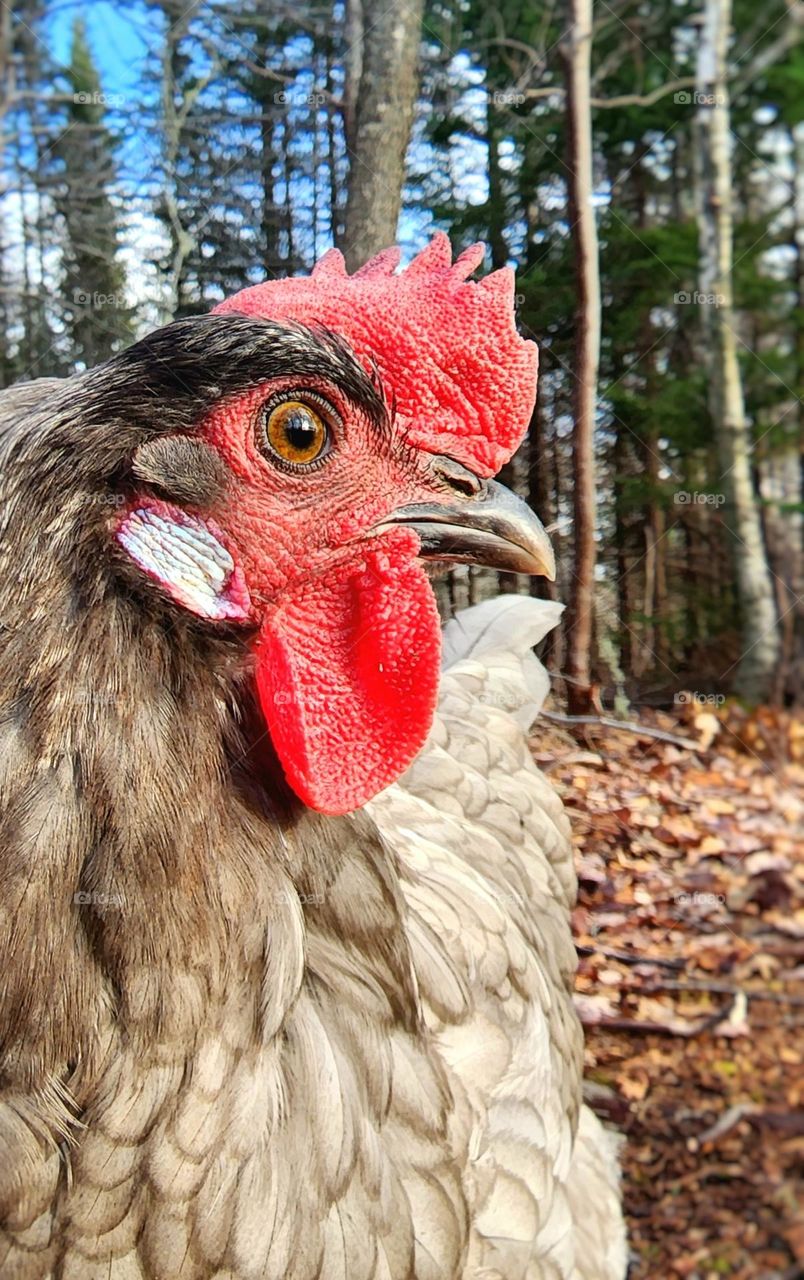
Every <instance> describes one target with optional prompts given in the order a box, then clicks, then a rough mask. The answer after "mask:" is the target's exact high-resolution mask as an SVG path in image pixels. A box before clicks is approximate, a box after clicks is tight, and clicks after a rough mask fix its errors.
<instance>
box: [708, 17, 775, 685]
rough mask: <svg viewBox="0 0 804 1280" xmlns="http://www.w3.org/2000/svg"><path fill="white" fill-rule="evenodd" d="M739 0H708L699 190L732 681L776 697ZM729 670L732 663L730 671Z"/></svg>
mask: <svg viewBox="0 0 804 1280" xmlns="http://www.w3.org/2000/svg"><path fill="white" fill-rule="evenodd" d="M730 25H731V0H706V4H705V10H704V22H703V27H702V29H701V36H700V42H699V45H698V65H697V73H696V86H697V95H696V101H697V104H698V106H697V121H696V123H697V143H698V145H697V146H696V148H695V158H696V170H697V172H696V178H697V182H696V188H697V191H696V194H697V213H698V228H699V244H700V257H701V263H700V281H701V295H702V296H701V298H700V300H699V301H700V302H701V312H702V315H703V316H704V325H705V329H706V333H707V338H708V342H707V349H708V351H709V359H710V395H711V406H712V417H713V420H714V424H715V433H716V439H717V445H718V452H719V456H720V465H721V467H722V468H723V475H722V477H721V480H720V483H721V484H722V486H723V493H724V497H725V498H726V502H727V506H726V525H727V527H728V529H729V531H730V532H731V534H732V554H733V557H734V568H735V581H736V585H737V592H738V597H739V605H740V617H741V648H742V654H741V656H740V659H739V661H738V663H737V664H735V665H736V668H737V669H736V674H735V676H734V687H735V689H736V691H737V692H738V693H739V694H740V695H741V696H743V697H745V698H747V699H748V700H750V701H752V702H760V701H762V700H765V699H767V698H769V697H770V696H771V694H772V691H773V687H774V680H775V676H776V670H777V666H778V662H779V633H778V623H777V613H776V605H775V600H774V591H773V580H772V576H771V571H770V566H769V564H768V557H767V552H766V548H765V544H764V541H763V536H762V525H761V521H760V517H759V510H758V506H757V502H756V497H755V493H754V485H753V478H752V474H751V457H750V454H751V432H750V426H749V423H748V422H747V420H746V414H745V403H744V399H743V388H742V382H741V378H740V368H739V364H738V361H737V336H736V332H735V323H736V321H735V313H734V305H733V297H732V171H731V152H730V141H731V130H730V123H729V96H728V83H727V68H726V55H727V49H728V42H729V29H730ZM727 675H728V672H724V677H725V676H727Z"/></svg>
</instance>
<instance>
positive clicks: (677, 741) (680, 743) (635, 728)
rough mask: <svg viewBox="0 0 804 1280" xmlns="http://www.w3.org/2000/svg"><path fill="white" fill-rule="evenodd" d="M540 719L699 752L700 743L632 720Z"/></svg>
mask: <svg viewBox="0 0 804 1280" xmlns="http://www.w3.org/2000/svg"><path fill="white" fill-rule="evenodd" d="M539 715H540V718H541V719H543V720H552V721H553V722H554V723H555V724H596V725H600V727H601V728H603V729H622V730H623V731H624V732H625V733H638V734H640V735H641V736H642V737H645V738H658V740H659V742H671V743H672V744H673V746H674V747H686V748H687V750H689V751H700V749H701V748H700V743H698V742H695V741H693V739H692V738H679V737H678V735H677V734H675V733H665V731H664V729H652V728H650V726H649V725H646V724H636V723H635V722H634V721H632V720H609V718H608V717H607V716H566V715H564V714H563V712H561V711H540V712H539Z"/></svg>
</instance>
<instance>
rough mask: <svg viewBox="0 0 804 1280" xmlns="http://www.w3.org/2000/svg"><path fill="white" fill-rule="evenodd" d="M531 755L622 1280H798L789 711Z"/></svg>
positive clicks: (697, 711)
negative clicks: (553, 850)
mask: <svg viewBox="0 0 804 1280" xmlns="http://www.w3.org/2000/svg"><path fill="white" fill-rule="evenodd" d="M639 719H640V722H641V723H644V724H645V725H646V726H651V727H653V728H657V729H659V730H661V731H664V732H667V733H670V734H674V735H681V736H682V737H684V738H687V739H689V740H692V741H694V742H695V743H696V749H695V750H692V749H690V748H682V747H678V746H676V745H673V744H671V743H668V742H666V741H658V740H655V739H651V738H648V737H645V736H643V735H637V734H633V733H626V732H623V731H621V730H609V729H603V728H597V727H594V728H590V729H589V731H588V733H585V741H584V742H583V743H579V742H577V741H575V740H574V739H572V738H571V737H570V736H569V734H568V733H567V732H566V731H565V730H564V729H563V728H562V727H560V726H557V725H555V724H546V723H545V721H543V720H542V721H540V722H539V726H538V733H537V736H536V739H535V741H534V752H535V756H536V759H537V761H538V762H539V764H540V765H541V767H542V768H543V769H544V770H545V771H546V772H547V773H548V774H549V776H550V777H551V778H552V779H553V781H554V782H555V783H556V785H557V786H558V787H559V789H560V790H561V792H562V794H563V797H564V801H565V804H566V806H567V809H568V811H569V814H570V817H571V820H572V823H573V828H574V831H575V838H576V844H577V847H578V870H579V876H580V898H579V904H578V907H577V909H576V911H575V913H574V928H575V936H576V942H577V944H578V948H579V952H580V966H579V971H578V980H577V992H578V994H577V1002H578V1007H579V1012H580V1014H581V1017H582V1020H583V1022H584V1023H585V1026H586V1073H587V1078H588V1080H589V1082H590V1084H589V1089H590V1101H591V1102H592V1105H593V1106H594V1107H595V1110H597V1112H598V1114H599V1115H601V1117H602V1118H603V1119H604V1120H605V1121H607V1122H609V1123H611V1124H612V1125H614V1126H615V1127H616V1128H617V1129H619V1130H620V1132H621V1133H623V1134H624V1137H625V1142H624V1146H623V1155H622V1158H623V1187H624V1195H625V1206H626V1213H627V1216H628V1224H629V1232H630V1244H631V1256H632V1265H631V1269H630V1272H629V1280H675V1278H676V1277H685V1278H686V1280H722V1278H723V1277H731V1278H732V1280H795V1278H796V1277H804V721H802V720H801V719H798V720H796V719H795V718H792V717H789V716H786V715H783V714H781V713H772V712H770V711H764V710H763V711H760V712H759V713H758V714H757V715H754V716H751V717H749V716H747V715H746V714H745V713H744V712H742V711H741V710H740V709H739V708H730V707H728V706H727V707H725V708H722V709H720V710H718V712H717V713H716V714H715V713H713V712H712V710H711V709H710V708H706V709H702V708H700V707H698V706H696V705H691V706H686V707H682V708H680V714H679V715H673V716H671V715H667V714H663V713H656V712H646V713H645V714H644V716H642V715H640V716H639Z"/></svg>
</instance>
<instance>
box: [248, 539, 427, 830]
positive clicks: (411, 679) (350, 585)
mask: <svg viewBox="0 0 804 1280" xmlns="http://www.w3.org/2000/svg"><path fill="white" fill-rule="evenodd" d="M440 656H441V628H440V624H439V619H438V610H437V608H436V602H435V597H434V595H433V592H432V590H431V588H430V584H429V582H428V580H427V576H426V574H425V573H424V571H423V569H422V568H421V566H420V564H419V563H418V562H417V561H416V559H415V556H414V555H412V554H411V549H410V548H409V547H407V546H405V545H396V546H391V547H388V546H387V545H386V546H385V547H380V546H379V545H378V546H377V547H375V548H372V549H369V550H368V551H367V552H366V554H365V556H363V557H361V561H360V562H359V563H357V564H356V563H354V562H352V563H351V564H347V565H340V566H339V567H338V568H337V569H335V570H333V571H331V572H330V573H329V574H327V575H325V576H324V577H319V578H315V579H308V580H306V581H304V582H302V583H299V584H298V585H297V586H296V587H291V588H290V589H288V590H287V591H285V592H283V593H282V597H281V602H280V603H278V604H277V605H276V607H274V608H273V609H271V611H270V612H269V613H268V615H267V616H266V618H265V621H264V623H263V626H262V629H261V631H260V635H259V639H258V641H257V645H256V658H257V670H256V678H257V689H258V692H259V697H260V703H261V706H262V710H263V714H264V716H265V720H266V722H267V725H268V728H269V730H270V733H271V738H272V740H273V744H274V747H275V748H276V752H277V754H278V756H279V759H280V760H281V762H282V766H283V768H284V770H285V774H286V776H287V779H288V782H289V783H290V785H291V787H292V788H293V790H294V791H295V792H296V794H297V795H298V796H299V797H300V798H301V799H302V800H303V801H304V803H305V804H307V805H308V806H309V807H310V808H312V809H317V810H318V811H319V812H321V813H327V814H341V813H349V812H351V811H352V810H353V809H358V808H360V806H361V805H363V804H365V803H366V801H367V800H370V799H371V798H372V797H373V796H375V795H376V794H377V792H378V791H382V790H383V789H384V788H385V787H387V786H389V785H390V784H391V783H392V782H394V781H395V780H396V779H397V778H398V777H399V775H400V774H401V773H402V772H403V771H404V770H405V769H406V768H407V766H408V765H409V764H410V762H411V761H412V760H413V758H414V756H415V755H416V753H417V752H418V751H419V750H420V748H421V747H422V745H423V744H424V741H425V738H426V737H427V734H428V732H429V730H430V725H431V723H432V719H433V713H434V711H435V704H436V695H437V691H438V676H439V670H440Z"/></svg>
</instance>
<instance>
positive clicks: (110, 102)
mask: <svg viewBox="0 0 804 1280" xmlns="http://www.w3.org/2000/svg"><path fill="white" fill-rule="evenodd" d="M125 101H126V99H125V94H122V93H100V92H99V91H96V92H95V93H74V94H73V102H74V103H75V104H76V106H79V107H122V106H124V105H125Z"/></svg>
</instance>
